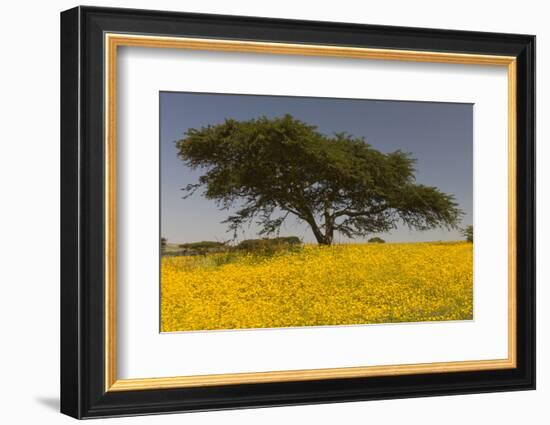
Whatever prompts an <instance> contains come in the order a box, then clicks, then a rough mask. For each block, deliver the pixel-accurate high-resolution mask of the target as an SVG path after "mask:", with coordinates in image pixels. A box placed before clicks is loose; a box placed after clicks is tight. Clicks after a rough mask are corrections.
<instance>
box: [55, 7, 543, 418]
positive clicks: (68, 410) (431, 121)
mask: <svg viewBox="0 0 550 425" xmlns="http://www.w3.org/2000/svg"><path fill="white" fill-rule="evenodd" d="M534 61H535V37H534V36H530V35H518V34H495V33H479V32H464V31H449V30H435V29H418V28H402V27H391V26H370V25H356V24H343V23H329V22H312V21H294V20H279V19H265V18H252V17H238V16H220V15H202V14H188V13H175V12H160V11H144V10H129V9H109V8H94V7H77V8H74V9H71V10H68V11H65V12H63V13H62V14H61V104H62V106H61V113H62V114H61V115H62V123H61V162H62V170H61V174H62V176H61V177H62V178H61V191H62V205H61V210H62V231H61V242H62V244H61V245H62V253H61V254H62V278H61V411H62V412H63V413H65V414H68V415H70V416H73V417H76V418H91V417H104V416H121V415H137V414H148V413H163V412H177V411H181V412H186V411H197V410H215V409H230V408H243V407H259V406H276V405H293V404H307V403H324V402H339V401H352V400H371V399H385V398H399V397H416V396H430V395H450V394H464V393H481V392H489V391H511V390H526V389H534V388H535V236H534V235H535V218H534V214H535V208H534V207H535V183H534V177H535V170H534V165H535V159H534V156H535V152H534V143H535V134H534V128H535V126H534V122H535V110H534V105H535V103H534V99H535V95H534V93H535V86H534V84H535V79H534V78H535V76H534V70H535V62H534Z"/></svg>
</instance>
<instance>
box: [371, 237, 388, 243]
mask: <svg viewBox="0 0 550 425" xmlns="http://www.w3.org/2000/svg"><path fill="white" fill-rule="evenodd" d="M368 242H369V243H386V241H385V240H384V239H382V238H379V237H378V236H376V237H374V238H370V239H369V240H368Z"/></svg>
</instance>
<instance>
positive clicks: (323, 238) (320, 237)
mask: <svg viewBox="0 0 550 425" xmlns="http://www.w3.org/2000/svg"><path fill="white" fill-rule="evenodd" d="M307 223H308V224H309V226H310V227H311V230H312V232H313V236H315V239H316V240H317V243H318V244H319V245H332V241H333V239H334V226H333V224H332V222H331V221H330V220H329V221H328V222H326V223H325V233H323V232H322V231H321V229H319V226H317V223H316V222H315V220H314V219H313V218H310V219H309V220H308V221H307Z"/></svg>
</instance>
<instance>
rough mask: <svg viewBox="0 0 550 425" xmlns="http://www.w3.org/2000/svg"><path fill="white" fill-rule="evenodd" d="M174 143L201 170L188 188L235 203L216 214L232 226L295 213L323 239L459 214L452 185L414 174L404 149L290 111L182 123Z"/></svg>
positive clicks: (278, 220)
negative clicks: (328, 131) (385, 149)
mask: <svg viewBox="0 0 550 425" xmlns="http://www.w3.org/2000/svg"><path fill="white" fill-rule="evenodd" d="M176 147H177V152H178V156H179V158H180V159H182V160H183V161H184V163H185V164H186V165H187V166H189V167H191V168H193V169H198V170H201V171H203V174H202V175H201V176H200V177H199V179H198V182H197V183H192V184H188V185H187V186H186V187H185V188H184V190H185V191H186V196H190V195H191V194H192V193H194V192H195V191H196V190H197V189H198V188H200V187H204V189H205V190H204V193H203V195H204V196H205V197H206V198H207V199H213V200H216V201H217V203H218V205H219V206H220V208H221V209H226V210H227V209H230V208H232V207H237V208H238V210H237V211H236V212H235V213H234V214H233V215H230V216H229V217H228V218H227V219H226V220H225V221H224V222H225V223H227V224H228V225H229V230H232V231H233V232H234V233H235V235H236V232H237V230H238V229H239V228H240V227H241V226H243V225H244V224H246V223H249V222H251V221H254V220H255V221H256V223H257V224H258V225H259V226H260V228H261V230H260V235H269V234H273V233H277V232H278V230H279V229H280V227H281V225H282V224H283V222H284V221H285V220H286V219H287V218H288V217H289V216H294V217H296V218H297V219H298V220H301V221H303V222H305V223H307V224H308V225H309V227H310V228H311V230H312V232H313V235H314V236H315V239H316V240H317V242H318V243H319V244H324V245H330V244H331V243H332V242H333V240H334V234H335V232H339V233H341V234H342V235H344V236H347V237H350V238H354V237H359V236H366V235H368V234H372V233H381V232H386V231H388V230H391V229H393V228H395V227H396V226H397V224H398V223H399V222H402V223H404V224H405V225H407V226H409V227H410V228H415V229H418V230H427V229H432V228H435V227H446V228H454V227H456V225H457V222H458V221H459V218H460V216H461V214H462V213H461V211H460V210H459V209H458V205H457V204H456V202H455V201H454V197H453V195H450V194H445V193H442V192H440V191H439V190H438V189H437V188H435V187H432V186H425V185H422V184H418V183H416V181H415V177H414V172H415V169H414V167H413V166H414V163H415V160H414V159H412V158H411V157H410V155H409V154H407V153H405V152H402V151H400V150H397V151H395V152H391V153H382V152H380V151H378V150H376V149H374V148H372V147H371V146H370V145H369V144H368V143H367V142H366V140H365V139H364V138H354V137H352V136H350V135H348V134H346V133H339V134H335V135H334V136H333V137H327V136H325V135H323V134H321V133H319V132H318V131H317V129H316V127H315V126H312V125H309V124H306V123H304V122H302V121H299V120H297V119H295V118H293V117H292V116H291V115H288V114H287V115H285V116H284V117H281V118H273V119H269V118H266V117H261V118H258V119H251V120H248V121H236V120H233V119H228V120H226V121H225V122H224V123H222V124H218V125H208V126H206V127H202V128H200V129H189V130H188V131H187V132H186V133H185V137H184V138H183V139H181V140H179V141H177V142H176Z"/></svg>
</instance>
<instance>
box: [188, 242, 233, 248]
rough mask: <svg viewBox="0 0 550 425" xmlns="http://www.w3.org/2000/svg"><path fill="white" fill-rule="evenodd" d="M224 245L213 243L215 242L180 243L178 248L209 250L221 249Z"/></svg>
mask: <svg viewBox="0 0 550 425" xmlns="http://www.w3.org/2000/svg"><path fill="white" fill-rule="evenodd" d="M224 245H225V244H224V243H222V242H215V241H200V242H190V243H182V244H179V245H178V246H179V247H180V248H188V249H211V248H222V247H223V246H224Z"/></svg>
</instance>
